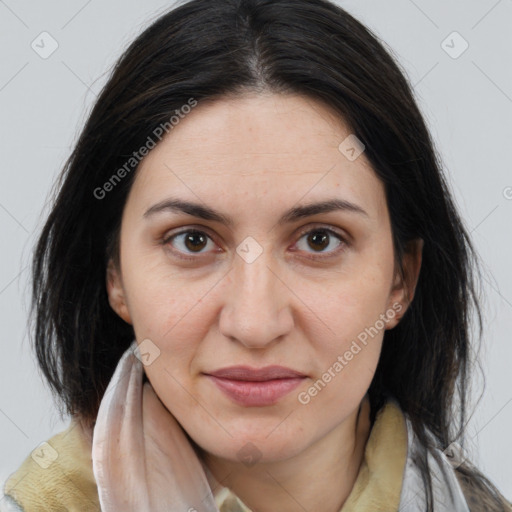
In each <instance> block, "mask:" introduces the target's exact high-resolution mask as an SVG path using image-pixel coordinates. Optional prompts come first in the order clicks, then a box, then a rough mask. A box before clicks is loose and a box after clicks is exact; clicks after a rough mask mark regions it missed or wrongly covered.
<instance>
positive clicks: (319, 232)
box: [296, 227, 348, 258]
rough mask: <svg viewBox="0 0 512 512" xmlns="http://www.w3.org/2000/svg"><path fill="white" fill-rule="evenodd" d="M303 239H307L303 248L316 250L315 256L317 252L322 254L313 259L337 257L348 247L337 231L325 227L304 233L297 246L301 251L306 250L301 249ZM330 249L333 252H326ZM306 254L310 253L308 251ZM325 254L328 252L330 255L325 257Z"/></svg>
mask: <svg viewBox="0 0 512 512" xmlns="http://www.w3.org/2000/svg"><path fill="white" fill-rule="evenodd" d="M303 238H305V244H304V245H303V247H305V246H306V245H307V246H309V247H312V248H313V249H314V251H313V254H314V253H315V252H316V253H320V254H321V255H320V256H319V257H317V256H313V258H324V257H331V256H333V255H337V254H338V253H339V252H341V251H343V250H344V249H345V248H346V246H347V245H348V243H347V241H346V240H345V238H344V237H343V236H341V235H340V234H339V233H337V232H336V231H334V230H332V229H329V228H325V227H316V228H313V229H309V230H308V231H303V232H302V233H301V237H300V239H299V242H297V244H296V246H298V247H299V249H300V250H306V249H301V247H300V241H301V240H302V239H303ZM329 247H330V248H331V250H326V249H328V248H329ZM306 252H308V251H307V250H306ZM324 252H327V253H328V254H327V255H326V256H324V255H323V253H324Z"/></svg>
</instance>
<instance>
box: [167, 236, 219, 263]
mask: <svg viewBox="0 0 512 512" xmlns="http://www.w3.org/2000/svg"><path fill="white" fill-rule="evenodd" d="M209 241H210V242H211V244H213V245H214V246H215V243H214V242H213V240H212V238H211V237H210V236H209V235H207V234H206V233H205V232H204V231H199V230H197V229H187V230H184V231H180V232H179V233H174V234H172V235H170V236H168V237H166V238H165V239H164V240H163V242H162V243H163V244H164V245H171V246H172V251H173V252H174V253H176V254H177V255H178V257H180V258H184V259H188V260H191V259H195V258H193V257H192V258H187V257H186V256H184V255H186V254H202V253H204V252H208V251H204V250H203V249H204V248H205V247H208V242H209Z"/></svg>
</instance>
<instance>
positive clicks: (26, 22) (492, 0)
mask: <svg viewBox="0 0 512 512" xmlns="http://www.w3.org/2000/svg"><path fill="white" fill-rule="evenodd" d="M338 3H339V4H340V5H341V6H342V7H344V8H346V9H347V10H348V11H349V12H351V13H352V14H353V15H355V16H356V17H357V18H358V19H359V20H361V21H362V22H363V23H365V24H366V25H367V26H368V27H369V28H371V29H372V30H373V31H374V32H375V33H376V34H377V35H378V36H379V37H380V38H381V39H383V40H384V41H385V42H386V43H387V44H388V45H389V47H390V48H391V49H392V50H393V51H394V53H395V54H396V56H397V58H398V59H399V61H400V62H401V64H402V65H403V66H404V68H405V69H406V72H407V74H408V76H409V78H410V80H411V82H412V84H414V88H415V91H416V95H417V99H418V101H419V102H420V107H421V109H422V111H423V112H424V115H425V116H426V119H427V121H428V123H429V126H430V128H431V131H432V134H433V136H434V139H435V141H436V143H437V144H438V148H439V150H440V152H441V155H442V158H443V160H444V162H445V165H446V168H447V169H448V177H449V181H450V184H451V187H452V189H453V193H454V195H455V198H456V200H457V203H458V205H459V207H460V210H461V212H462V215H463V217H464V219H465V221H466V224H467V226H468V228H469V230H470V231H471V234H472V237H473V240H474V242H475V244H476V246H477V248H478V250H479V252H480V254H481V255H482V258H483V260H484V261H485V263H486V265H487V267H488V271H489V273H490V274H489V275H490V276H491V277H490V278H489V277H488V278H486V279H485V281H484V283H483V284H484V292H485V294H486V303H485V312H486V318H485V320H486V324H485V327H486V333H485V334H486V346H485V349H484V351H483V353H482V361H483V369H484V373H485V376H486V382H487V386H486V389H485V394H484V396H483V398H482V400H481V402H480V404H479V406H478V407H477V408H476V412H475V414H474V416H473V417H472V419H471V421H470V424H469V432H470V436H471V442H470V447H469V448H470V450H471V451H470V455H471V456H472V457H473V460H474V461H475V462H476V463H477V465H479V466H480V467H481V469H482V470H483V471H484V472H485V473H486V474H487V475H489V476H490V477H491V479H492V480H493V481H494V482H495V483H496V484H497V485H498V487H499V488H500V490H501V491H502V492H503V493H504V494H505V495H506V496H507V497H508V498H509V499H510V498H512V478H511V477H512V470H511V464H510V461H511V460H512V439H511V436H510V430H511V426H512V386H511V369H510V362H511V361H512V340H511V338H510V332H511V330H512V314H511V313H512V273H511V272H510V267H509V264H510V261H511V260H512V247H511V245H512V244H511V233H512V230H511V227H510V219H511V214H512V173H511V172H510V156H509V155H510V147H511V145H512V143H511V140H510V136H511V135H512V130H511V125H512V117H511V113H512V72H511V62H512V50H511V48H512V45H511V42H512V41H511V39H512V37H511V34H512V23H511V22H512V0H499V1H496V0H481V1H476V0H473V1H467V0H458V1H457V0H452V1H450V2H445V1H440V0H437V1H427V0H414V1H413V0H388V1H386V2H383V1H382V0H365V1H356V0H352V1H344V2H341V1H340V2H338ZM172 5H173V3H172V2H169V1H164V0H146V1H144V2H136V1H135V0H130V1H127V0H124V1H121V0H103V1H99V0H89V1H86V0H66V1H64V0H61V1H58V0H52V1H45V2H40V1H36V0H5V1H4V0H0V55H1V66H0V109H1V119H2V123H1V126H0V148H1V170H0V239H1V251H0V258H1V265H0V315H1V317H0V318H1V327H2V331H1V332H2V336H1V343H2V352H1V353H2V357H1V358H0V374H1V379H2V386H1V387H0V429H1V434H2V435H1V448H0V454H1V459H2V462H1V471H2V475H0V476H5V475H8V474H9V473H10V472H12V471H13V470H14V469H15V468H16V467H18V465H19V464H20V463H21V462H22V460H23V459H24V458H25V457H26V456H28V455H29V454H30V452H31V451H32V450H33V449H34V448H35V447H36V446H37V445H38V444H39V443H41V442H42V441H44V440H46V439H48V438H49V437H51V436H52V435H54V434H55V433H57V432H58V431H60V430H62V429H63V428H65V427H66V426H67V420H64V421H61V420H60V419H59V417H58V415H57V413H56V409H55V407H54V405H53V403H52V400H51V397H50V395H49V392H48V390H47V388H46V386H45V385H43V384H42V380H41V377H40V376H39V373H38V369H37V367H36V365H35V363H34V357H33V355H32V353H31V351H30V345H29V343H28V337H27V336H28V332H27V305H28V300H29V293H28V292H29V289H28V281H27V278H28V275H29V273H28V269H27V265H28V263H29V258H30V254H31V250H32V247H33V243H34V240H35V234H36V232H37V230H39V228H40V227H41V222H42V218H43V214H42V211H43V206H44V204H45V200H46V197H47V195H48V193H49V190H50V187H51V185H52V183H53V181H54V178H55V177H56V175H57V173H58V172H59V170H60V168H61V167H62V165H63V163H64V160H65V159H66V157H67V156H68V155H69V153H70V151H71V147H72V144H73V143H74V142H75V141H76V137H77V135H78V133H79V131H80V129H81V127H82V125H83V122H84V120H85V115H86V113H87V112H88V109H89V108H90V106H91V104H92V102H93V101H94V100H95V97H96V95H97V94H98V92H99V91H100V88H101V86H102V85H103V84H104V82H105V80H106V74H107V72H108V70H109V68H110V66H111V65H112V64H113V63H114V61H115V60H116V59H117V57H118V56H119V55H120V54H121V52H122V50H123V49H124V48H125V47H126V45H127V44H128V43H129V42H130V41H131V40H132V39H133V38H134V37H135V36H136V35H137V34H138V33H139V32H140V31H141V30H142V29H143V28H145V27H146V26H147V25H149V24H150V23H151V21H152V20H154V19H155V18H156V17H157V16H158V14H159V13H161V12H163V11H164V10H167V9H168V8H169V7H170V6H172ZM43 31H46V32H48V33H49V34H51V36H52V37H53V38H54V39H55V40H56V41H57V43H58V45H59V46H58V49H57V50H56V51H55V52H54V53H53V54H52V55H51V56H50V57H48V58H47V59H43V58H41V57H40V56H39V55H38V54H37V53H36V52H35V51H34V50H33V49H32V47H31V43H32V41H34V40H36V42H37V41H39V40H40V39H37V38H38V36H39V35H40V34H41V32H43ZM453 31H457V32H458V33H459V34H460V35H461V36H462V38H464V40H465V41H467V43H468V44H469V47H468V48H467V50H466V51H465V52H464V53H462V54H461V55H460V56H458V58H453V56H456V54H457V53H459V51H460V50H461V49H462V48H463V46H462V44H464V43H463V41H462V40H461V39H460V38H459V39H458V36H450V34H452V32H453ZM448 36H450V37H448ZM447 37H448V39H446V38H447ZM445 40H446V42H445V43H444V44H443V41H445ZM39 44H41V43H39ZM46 48H48V46H46ZM445 50H447V51H448V52H450V53H451V54H452V55H451V56H450V55H449V53H447V51H445ZM473 387H474V389H475V395H474V396H475V397H477V396H478V395H479V392H480V391H481V388H482V382H481V379H479V378H475V380H474V386H473Z"/></svg>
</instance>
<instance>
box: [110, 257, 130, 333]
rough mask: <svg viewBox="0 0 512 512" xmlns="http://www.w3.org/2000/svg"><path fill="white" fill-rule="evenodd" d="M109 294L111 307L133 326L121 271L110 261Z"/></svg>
mask: <svg viewBox="0 0 512 512" xmlns="http://www.w3.org/2000/svg"><path fill="white" fill-rule="evenodd" d="M106 280H107V294H108V302H109V304H110V307H111V308H112V309H113V310H114V311H115V312H116V313H117V314H118V315H119V316H120V317H121V318H122V319H123V320H124V321H125V322H126V323H129V324H131V323H132V319H131V317H130V312H129V311H128V306H127V305H126V298H125V292H124V287H123V282H122V279H121V275H120V271H119V269H118V268H117V267H116V265H115V264H114V262H113V260H112V259H110V260H109V262H108V266H107V276H106Z"/></svg>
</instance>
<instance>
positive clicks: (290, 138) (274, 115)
mask: <svg viewBox="0 0 512 512" xmlns="http://www.w3.org/2000/svg"><path fill="white" fill-rule="evenodd" d="M349 135H351V131H350V128H349V127H348V126H347V125H346V124H345V123H344V122H343V120H342V119H341V117H340V116H339V115H337V114H336V113H335V112H334V111H332V110H330V109H329V108H328V107H327V106H326V105H325V104H323V103H321V102H318V101H315V100H312V99H311V98H307V97H304V96H300V95H276V94H265V95H247V96H243V97H237V98H224V99H219V100H216V101H214V102H205V103H201V102H199V104H198V105H197V106H196V107H194V108H193V109H192V111H191V112H190V113H189V114H187V115H186V116H184V118H182V119H181V120H180V122H179V123H178V124H177V125H175V126H174V127H173V128H172V130H171V131H170V132H169V133H168V135H167V136H166V137H165V138H164V139H163V140H162V141H161V142H160V143H159V144H158V145H157V146H156V148H154V149H153V150H152V151H151V152H150V153H149V154H148V155H147V156H146V157H145V158H144V160H143V161H142V162H141V164H140V166H139V170H138V172H137V177H136V180H135V183H134V185H133V187H132V195H133V194H135V195H136V196H137V199H138V200H139V202H140V203H141V208H142V207H144V206H146V207H149V206H151V204H153V203H155V202H157V200H158V199H160V200H163V199H165V195H166V194H168V195H172V196H176V195H180V196H182V197H183V196H186V197H187V198H188V199H194V200H197V199H200V200H203V201H204V202H205V203H208V204H212V201H214V203H215V205H217V206H218V205H220V204H221V203H222V201H226V200H227V201H229V204H230V206H234V201H235V199H234V196H235V195H236V197H237V198H238V200H239V201H240V205H239V206H240V207H243V208H245V209H247V208H249V207H250V206H251V205H253V206H254V207H258V208H260V209H261V208H262V204H264V202H266V201H268V204H269V205H274V204H275V202H276V201H278V202H284V203H288V204H289V203H296V202H299V201H301V198H303V201H302V202H312V201H318V200H324V199H326V198H327V197H328V198H332V197H333V196H337V195H339V197H342V198H344V199H347V200H350V201H353V202H356V203H359V204H362V205H363V204H364V208H365V210H366V211H367V212H368V213H369V215H370V216H371V217H373V218H378V216H379V215H382V214H383V213H384V211H383V209H385V208H386V205H385V198H384V189H383V186H382V184H381V182H380V180H379V179H378V177H377V176H376V174H375V172H374V171H373V169H372V168H371V166H370V164H369V162H368V160H367V159H366V157H365V155H364V152H363V153H362V154H361V155H360V156H359V157H358V158H357V159H355V160H353V161H351V160H349V159H348V158H347V157H346V156H345V155H344V154H343V153H342V152H341V151H340V150H339V145H340V143H342V142H343V141H344V140H345V139H346V138H347V137H348V136H349ZM150 203H151V204H150Z"/></svg>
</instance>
